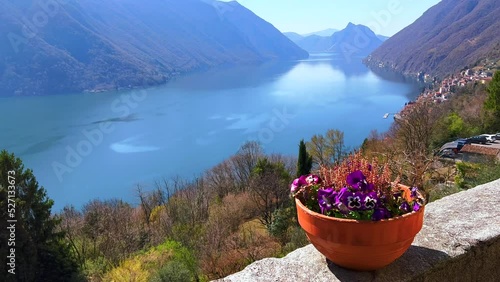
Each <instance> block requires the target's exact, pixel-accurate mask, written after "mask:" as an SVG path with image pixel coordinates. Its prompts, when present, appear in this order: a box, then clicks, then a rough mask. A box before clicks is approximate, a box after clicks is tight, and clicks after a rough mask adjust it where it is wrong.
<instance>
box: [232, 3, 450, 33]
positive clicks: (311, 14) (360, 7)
mask: <svg viewBox="0 0 500 282" xmlns="http://www.w3.org/2000/svg"><path fill="white" fill-rule="evenodd" d="M223 1H225V2H228V1H229V0H223ZM238 2H239V3H240V4H241V5H243V6H245V7H247V8H248V9H250V10H252V11H253V12H254V13H255V14H257V15H258V16H259V17H261V18H263V19H264V20H266V21H268V22H270V23H271V24H273V25H274V26H275V27H276V28H277V29H279V30H280V31H282V32H287V31H294V32H297V33H300V34H304V33H309V32H314V31H319V30H324V29H327V28H336V29H343V28H344V27H345V26H346V25H347V23H349V22H353V23H355V24H364V25H367V26H369V27H370V28H371V29H372V30H373V31H375V32H376V33H378V34H382V35H387V36H392V35H394V34H395V33H397V32H398V31H400V30H401V29H403V28H404V27H406V26H408V25H409V24H411V23H413V22H414V21H415V20H416V19H417V18H419V17H420V16H421V15H422V14H423V13H424V12H425V11H426V10H427V9H429V8H430V7H432V6H434V5H436V4H437V3H439V2H440V0H238Z"/></svg>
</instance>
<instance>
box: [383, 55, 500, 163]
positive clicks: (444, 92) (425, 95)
mask: <svg viewBox="0 0 500 282" xmlns="http://www.w3.org/2000/svg"><path fill="white" fill-rule="evenodd" d="M499 69H500V61H491V60H485V61H483V62H482V63H481V64H480V65H478V66H476V67H473V68H466V69H464V70H462V71H460V72H458V73H455V74H453V75H450V76H448V77H446V78H444V79H443V80H442V81H440V82H435V83H434V84H433V85H434V87H431V88H430V89H425V90H424V91H423V92H422V93H421V94H420V95H419V96H418V97H417V99H416V100H415V101H410V102H408V103H405V105H404V107H403V109H402V110H401V111H400V112H399V113H396V114H394V119H400V118H403V117H404V116H405V115H407V113H408V112H409V111H410V110H411V109H412V108H413V107H414V106H415V105H418V104H420V103H429V102H431V104H439V103H443V102H446V101H447V100H449V99H450V98H451V97H452V96H453V95H454V94H456V93H457V91H458V89H460V88H461V87H465V86H466V85H468V84H471V83H481V84H487V83H489V82H490V81H491V80H492V79H493V74H494V73H495V71H496V70H499ZM424 78H425V81H429V80H432V79H431V77H430V76H429V75H425V76H424ZM387 116H388V114H386V115H384V118H387ZM499 139H500V133H495V134H481V135H478V136H472V137H469V138H459V139H457V140H454V141H452V142H448V143H446V144H443V146H441V148H440V149H439V150H437V151H436V155H437V156H439V157H444V158H450V159H455V160H467V161H473V162H474V161H481V160H484V159H491V158H492V159H498V160H500V143H497V142H500V140H499Z"/></svg>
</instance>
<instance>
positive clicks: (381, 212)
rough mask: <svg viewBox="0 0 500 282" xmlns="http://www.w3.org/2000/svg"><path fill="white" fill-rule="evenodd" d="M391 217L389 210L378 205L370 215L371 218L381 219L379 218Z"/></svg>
mask: <svg viewBox="0 0 500 282" xmlns="http://www.w3.org/2000/svg"><path fill="white" fill-rule="evenodd" d="M390 217H391V213H390V212H389V210H387V209H386V208H385V207H379V208H376V209H375V211H374V212H373V215H372V220H375V221H376V220H381V219H386V218H390Z"/></svg>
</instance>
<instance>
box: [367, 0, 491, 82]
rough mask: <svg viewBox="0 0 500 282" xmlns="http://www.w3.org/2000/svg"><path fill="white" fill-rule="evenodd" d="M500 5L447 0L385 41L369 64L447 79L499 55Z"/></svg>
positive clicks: (480, 0) (484, 0)
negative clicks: (452, 74) (467, 67)
mask: <svg viewBox="0 0 500 282" xmlns="http://www.w3.org/2000/svg"><path fill="white" fill-rule="evenodd" d="M499 15H500V1H498V0H442V1H441V2H440V3H438V4H437V5H435V6H433V7H432V8H430V9H429V10H427V11H426V12H425V13H424V14H423V15H422V16H421V17H420V18H419V19H417V20H416V21H415V22H414V23H413V24H411V25H409V26H408V27H406V28H405V29H403V30H401V31H400V32H399V33H397V34H395V35H394V36H392V37H391V38H389V39H388V40H387V41H385V42H384V43H383V44H382V46H380V48H378V49H377V50H375V51H374V52H373V53H372V54H371V56H370V57H369V58H367V59H366V63H367V64H368V65H370V66H374V67H375V66H382V67H386V68H391V69H393V70H396V71H398V72H401V73H404V74H409V75H410V74H412V75H414V74H417V73H419V72H424V73H427V74H431V75H434V76H440V77H442V76H445V75H447V74H450V73H453V72H456V71H459V70H460V69H462V68H464V67H466V66H470V65H474V64H476V63H477V62H478V61H479V60H481V59H482V58H485V57H488V56H496V58H497V59H498V58H500V57H498V56H499V51H498V50H499V47H500V17H499Z"/></svg>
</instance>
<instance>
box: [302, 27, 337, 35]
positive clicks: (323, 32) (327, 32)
mask: <svg viewBox="0 0 500 282" xmlns="http://www.w3.org/2000/svg"><path fill="white" fill-rule="evenodd" d="M337 31H339V30H338V29H335V28H327V29H325V30H320V31H315V32H311V33H306V34H303V36H310V35H319V36H325V37H328V36H332V35H333V34H334V33H335V32H337Z"/></svg>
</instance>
